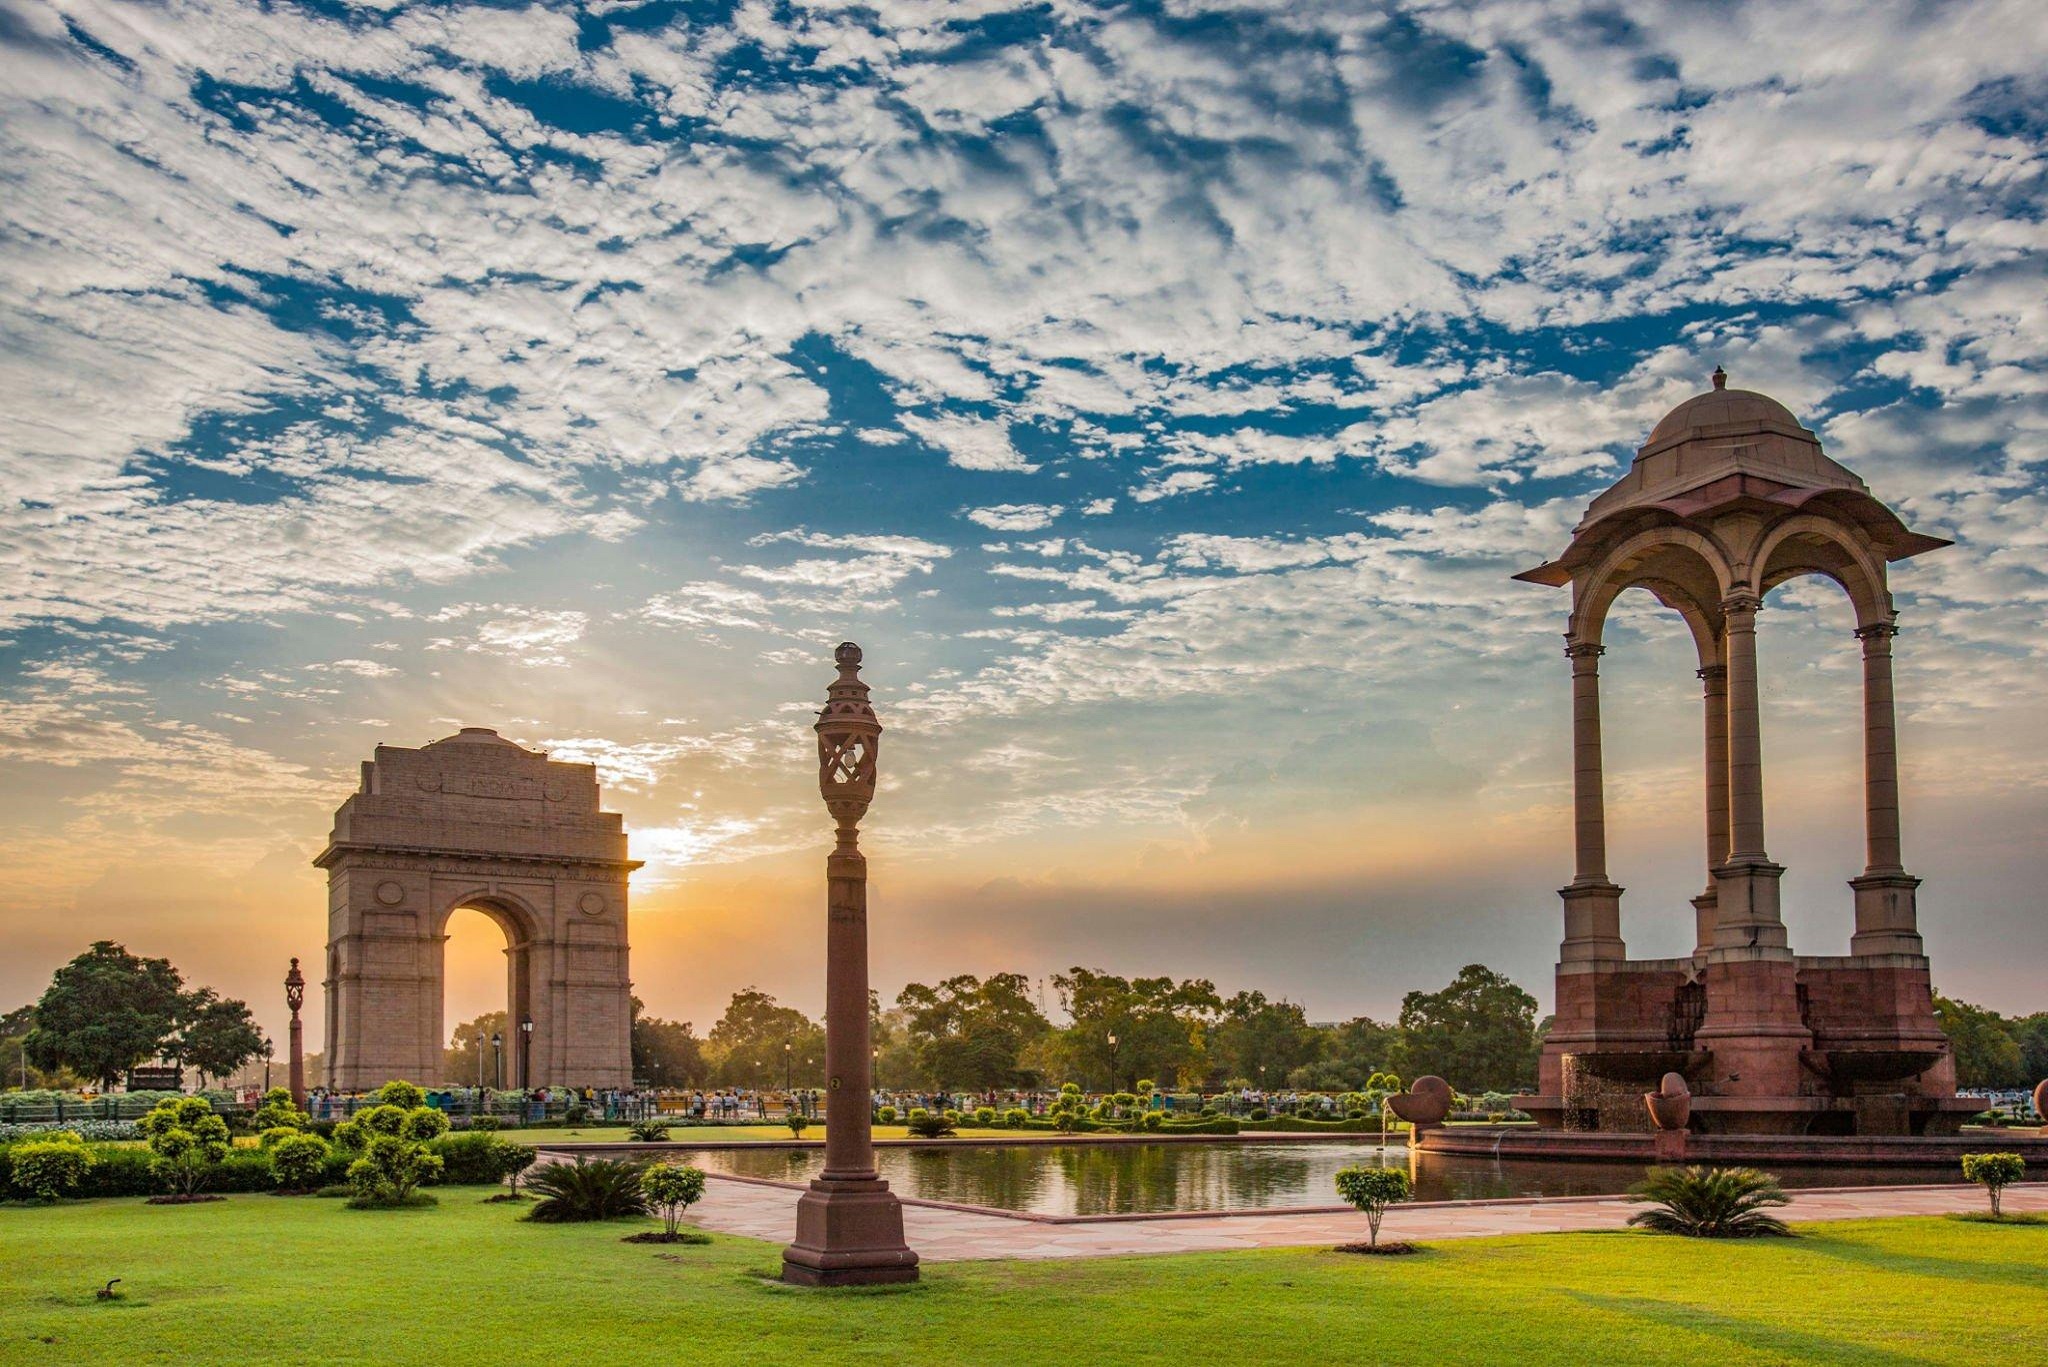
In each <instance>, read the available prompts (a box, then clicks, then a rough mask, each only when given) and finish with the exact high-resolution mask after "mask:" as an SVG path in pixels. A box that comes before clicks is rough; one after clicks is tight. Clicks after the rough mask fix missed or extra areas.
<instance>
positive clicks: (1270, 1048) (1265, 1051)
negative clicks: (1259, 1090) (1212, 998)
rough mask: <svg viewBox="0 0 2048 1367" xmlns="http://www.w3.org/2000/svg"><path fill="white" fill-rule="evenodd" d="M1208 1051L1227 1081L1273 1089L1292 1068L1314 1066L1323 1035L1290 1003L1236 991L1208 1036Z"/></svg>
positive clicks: (1286, 1076) (1285, 1079)
mask: <svg viewBox="0 0 2048 1367" xmlns="http://www.w3.org/2000/svg"><path fill="white" fill-rule="evenodd" d="M1210 1038H1211V1045H1210V1052H1211V1055H1212V1057H1213V1058H1214V1059H1215V1061H1216V1062H1217V1063H1219V1064H1220V1065H1221V1066H1222V1068H1223V1070H1224V1071H1225V1073H1227V1074H1228V1075H1229V1076H1231V1077H1248V1078H1255V1079H1258V1080H1260V1081H1263V1082H1265V1083H1267V1084H1269V1085H1272V1086H1279V1085H1280V1084H1282V1083H1284V1082H1286V1081H1287V1078H1288V1075H1289V1074H1290V1073H1293V1072H1294V1071H1296V1070H1297V1069H1301V1068H1305V1067H1307V1066H1308V1065H1309V1064H1311V1063H1313V1062H1315V1060H1316V1056H1317V1055H1318V1054H1319V1053H1320V1052H1321V1051H1322V1047H1323V1035H1322V1032H1321V1031H1319V1030H1317V1029H1316V1028H1315V1027H1314V1026H1312V1025H1310V1024H1309V1023H1308V1015H1307V1013H1306V1012H1304V1011H1303V1010H1302V1009H1301V1007H1299V1006H1297V1005H1296V1004H1295V1003H1293V1002H1290V1001H1268V1000H1267V999H1266V994H1265V993H1263V992H1239V993H1238V994H1237V995H1235V996H1233V997H1232V998H1230V1000H1228V1001H1226V1002H1224V1003H1223V1020H1222V1022H1221V1023H1220V1024H1218V1025H1217V1027H1216V1029H1215V1030H1214V1031H1213V1032H1212V1034H1211V1037H1210Z"/></svg>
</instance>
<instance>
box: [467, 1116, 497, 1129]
mask: <svg viewBox="0 0 2048 1367" xmlns="http://www.w3.org/2000/svg"><path fill="white" fill-rule="evenodd" d="M503 1124H504V1122H503V1121H501V1120H499V1119H498V1117H496V1116H494V1115H477V1116H471V1117H470V1120H469V1128H470V1129H472V1130H495V1129H499V1128H501V1127H502V1125H503Z"/></svg>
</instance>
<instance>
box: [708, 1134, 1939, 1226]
mask: <svg viewBox="0 0 2048 1367" xmlns="http://www.w3.org/2000/svg"><path fill="white" fill-rule="evenodd" d="M692 1158H693V1161H694V1162H696V1163H697V1164H698V1165H699V1166H700V1167H702V1168H704V1169H705V1170H706V1171H707V1172H723V1173H731V1174H733V1175H734V1176H737V1177H760V1178H767V1179H769V1180H772V1181H779V1182H807V1181H809V1180H810V1179H811V1178H812V1177H814V1176H816V1175H817V1173H818V1170H819V1169H820V1168H822V1167H823V1166H824V1154H823V1153H822V1152H821V1151H819V1150H817V1149H759V1148H732V1149H705V1150H699V1151H697V1152H696V1153H695V1154H693V1155H692ZM875 1161H876V1166H877V1167H878V1168H879V1169H880V1170H881V1174H882V1176H883V1177H885V1178H887V1179H888V1180H889V1184H890V1185H891V1186H892V1187H894V1188H895V1189H896V1191H898V1192H899V1193H901V1194H902V1195H904V1196H914V1197H918V1198H921V1199H923V1200H927V1201H952V1202H957V1203H960V1204H963V1205H971V1206H991V1207H994V1208H996V1209H998V1210H1016V1211H1028V1212H1031V1213H1033V1214H1038V1215H1127V1214H1153V1213H1158V1212H1161V1211H1172V1210H1261V1209H1264V1210H1274V1209H1287V1208H1289V1207H1299V1206H1334V1205H1337V1204H1340V1203H1339V1201H1338V1199H1337V1192H1336V1186H1335V1181H1334V1179H1335V1176H1336V1173H1337V1170H1338V1169H1339V1168H1348V1167H1353V1166H1358V1167H1376V1166H1386V1167H1406V1168H1408V1169H1409V1171H1410V1174H1411V1175H1412V1176H1413V1177H1414V1179H1415V1199H1416V1200H1418V1201H1472V1200H1487V1199H1498V1198H1501V1197H1508V1196H1602V1195H1613V1194H1615V1193H1618V1192H1624V1191H1627V1190H1628V1189H1629V1188H1630V1187H1631V1186H1633V1185H1634V1184H1635V1183H1636V1182H1638V1181H1640V1180H1641V1179H1642V1175H1643V1170H1642V1168H1640V1167H1638V1166H1635V1165H1633V1164H1628V1163H1541V1162H1532V1161H1530V1160H1527V1159H1523V1160H1512V1159H1509V1160H1497V1159H1489V1158H1475V1157H1470V1156H1465V1155H1458V1154H1425V1153H1418V1154H1416V1155H1414V1157H1413V1160H1412V1161H1411V1159H1410V1156H1409V1154H1408V1151H1407V1150H1406V1149H1403V1148H1400V1147H1398V1146H1396V1147H1393V1148H1388V1149H1381V1148H1380V1147H1379V1146H1378V1145H1376V1144H1286V1143H1270V1144H1269V1143H1229V1144H1135V1143H1120V1144H1031V1145H994V1144H938V1145H930V1146H926V1147H919V1148H884V1149H877V1150H876V1151H875ZM1779 1177H1780V1179H1781V1180H1782V1181H1783V1182H1784V1184H1785V1185H1786V1186H1788V1187H1811V1186H1884V1185H1890V1184H1896V1183H1902V1182H1925V1181H1927V1180H1929V1170H1928V1169H1925V1168H1854V1169H1847V1168H1787V1169H1784V1170H1783V1171H1781V1172H1780V1173H1779Z"/></svg>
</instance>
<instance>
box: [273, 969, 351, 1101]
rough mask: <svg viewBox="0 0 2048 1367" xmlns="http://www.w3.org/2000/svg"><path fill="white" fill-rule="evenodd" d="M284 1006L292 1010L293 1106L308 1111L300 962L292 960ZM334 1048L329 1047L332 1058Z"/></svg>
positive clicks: (304, 988)
mask: <svg viewBox="0 0 2048 1367" xmlns="http://www.w3.org/2000/svg"><path fill="white" fill-rule="evenodd" d="M284 1004H285V1005H286V1006H289V1007H290V1008H291V1009H292V1034H291V1078H292V1105H294V1106H296V1107H298V1108H299V1109H300V1110H302V1111H303V1110H305V1109H306V1031H305V1027H304V1026H303V1025H301V1024H300V1023H299V1008H300V1007H302V1006H304V1005H305V1004H306V975H305V974H303V973H301V972H299V961H298V960H297V959H293V960H292V967H291V971H290V972H289V973H287V974H285V975H284ZM333 1052H334V1050H333V1046H332V1045H329V1046H328V1053H329V1055H330V1056H332V1054H333ZM263 1085H264V1087H265V1088H266V1089H268V1087H269V1085H270V1076H269V1073H268V1071H267V1070H266V1072H265V1074H264V1078H263Z"/></svg>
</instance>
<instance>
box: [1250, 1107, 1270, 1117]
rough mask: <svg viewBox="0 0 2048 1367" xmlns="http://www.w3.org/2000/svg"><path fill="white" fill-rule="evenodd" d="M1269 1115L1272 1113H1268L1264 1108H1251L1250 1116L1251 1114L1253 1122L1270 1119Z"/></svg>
mask: <svg viewBox="0 0 2048 1367" xmlns="http://www.w3.org/2000/svg"><path fill="white" fill-rule="evenodd" d="M1271 1115H1272V1112H1270V1111H1268V1110H1267V1109H1266V1108H1265V1107H1264V1106H1254V1107H1252V1114H1251V1118H1252V1119H1253V1120H1266V1119H1268V1118H1270V1117H1271Z"/></svg>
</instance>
